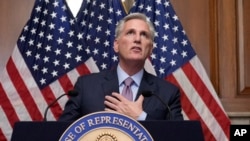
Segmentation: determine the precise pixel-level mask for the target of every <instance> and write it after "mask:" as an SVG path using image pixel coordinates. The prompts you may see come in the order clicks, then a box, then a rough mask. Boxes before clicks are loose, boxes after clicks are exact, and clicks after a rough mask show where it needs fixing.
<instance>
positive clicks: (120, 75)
mask: <svg viewBox="0 0 250 141" xmlns="http://www.w3.org/2000/svg"><path fill="white" fill-rule="evenodd" d="M143 72H144V71H143V69H141V70H140V71H139V72H137V73H136V74H134V75H132V76H129V75H128V74H127V73H126V72H125V71H124V70H123V69H122V68H121V66H120V65H119V64H118V66H117V75H118V81H119V86H120V85H121V84H122V83H123V81H124V80H125V79H126V78H128V77H131V78H132V79H133V80H134V82H135V84H136V85H137V86H139V85H140V83H141V79H142V76H143Z"/></svg>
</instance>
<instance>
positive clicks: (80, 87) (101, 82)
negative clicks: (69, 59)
mask: <svg viewBox="0 0 250 141" xmlns="http://www.w3.org/2000/svg"><path fill="white" fill-rule="evenodd" d="M75 90H77V91H78V92H79V94H78V96H76V97H72V98H70V99H69V100H68V102H67V103H66V105H65V109H64V111H63V114H62V115H61V116H60V118H59V121H75V120H77V119H78V118H80V117H82V116H84V115H86V114H89V113H92V112H98V111H103V110H104V108H105V105H104V100H105V99H104V97H105V95H111V93H112V92H118V93H119V86H118V76H117V72H116V70H112V71H105V72H100V73H92V74H90V75H84V76H81V77H79V78H78V80H77V82H76V84H75ZM146 90H147V91H151V92H153V93H154V94H156V95H159V96H160V97H161V98H162V99H163V100H164V102H165V103H166V104H168V105H169V107H170V109H171V119H173V120H183V116H182V114H181V103H180V91H179V89H178V88H177V87H176V86H174V85H173V84H171V83H169V82H167V81H165V80H163V79H160V78H158V77H155V76H153V75H151V74H149V73H147V72H146V71H144V74H143V78H142V81H141V84H140V87H139V89H138V94H137V96H136V99H137V98H138V97H139V95H140V94H141V92H142V91H146ZM143 110H144V111H145V112H146V113H147V118H146V120H164V119H166V117H167V115H168V114H169V110H168V109H167V108H166V106H164V104H162V103H161V102H160V101H159V99H157V98H156V97H155V96H151V97H145V98H144V102H143Z"/></svg>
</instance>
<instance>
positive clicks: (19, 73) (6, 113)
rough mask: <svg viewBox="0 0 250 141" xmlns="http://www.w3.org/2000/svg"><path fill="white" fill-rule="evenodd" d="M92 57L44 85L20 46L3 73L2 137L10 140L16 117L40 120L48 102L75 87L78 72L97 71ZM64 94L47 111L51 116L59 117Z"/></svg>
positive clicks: (0, 112) (64, 101) (1, 99)
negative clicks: (36, 79)
mask: <svg viewBox="0 0 250 141" xmlns="http://www.w3.org/2000/svg"><path fill="white" fill-rule="evenodd" d="M98 71H99V70H98V68H97V66H96V65H95V63H94V61H93V59H92V58H89V59H88V60H87V61H86V62H85V63H84V64H82V65H80V66H78V67H77V68H75V69H73V70H72V71H70V72H68V73H67V74H66V75H64V76H62V77H60V78H59V79H58V80H56V81H55V82H53V83H51V84H50V85H49V86H48V87H45V88H44V89H41V90H40V89H39V87H38V86H37V85H36V83H35V81H34V79H33V77H32V75H31V73H30V72H29V69H28V68H27V66H26V64H25V62H24V60H23V59H22V56H21V54H20V52H19V50H18V48H17V47H15V49H14V51H13V54H12V56H11V57H10V58H9V60H8V62H7V65H6V68H5V69H4V70H3V72H2V74H1V77H0V82H1V83H0V94H1V98H0V121H1V122H0V127H1V128H0V129H1V130H0V140H9V139H10V138H11V134H12V130H13V129H12V128H13V126H14V123H15V122H17V121H41V120H43V113H44V111H45V108H46V107H47V105H48V103H51V101H53V100H54V99H55V98H56V97H59V96H60V95H61V94H63V93H65V92H67V91H68V90H70V89H72V88H73V85H74V83H75V82H76V79H77V78H78V76H79V75H84V74H89V73H93V72H98ZM67 99H68V98H67V97H63V98H62V99H60V100H59V101H58V103H56V105H55V106H53V107H52V108H50V110H49V111H48V120H56V119H57V118H58V117H59V115H60V114H61V112H62V109H63V107H64V105H65V103H66V101H67Z"/></svg>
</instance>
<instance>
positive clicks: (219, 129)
mask: <svg viewBox="0 0 250 141" xmlns="http://www.w3.org/2000/svg"><path fill="white" fill-rule="evenodd" d="M130 12H131V13H132V12H141V13H144V14H146V15H147V17H148V19H149V20H150V21H151V22H152V23H154V26H155V29H156V31H157V33H156V38H155V41H154V49H153V54H152V55H151V63H152V66H153V67H154V73H155V74H156V75H157V76H159V77H161V78H163V79H166V80H169V81H170V82H172V83H174V84H176V85H177V86H179V87H180V88H181V104H182V107H183V108H182V109H183V115H184V118H185V119H186V120H199V121H200V122H201V124H202V128H203V133H204V138H205V140H206V141H213V140H214V141H217V140H218V141H226V140H229V127H230V120H229V118H228V116H227V114H226V113H225V111H224V109H223V106H222V105H221V102H220V100H219V98H218V95H217V94H216V92H215V90H214V88H213V86H212V84H211V82H210V79H209V78H208V76H207V74H206V71H205V69H204V67H203V66H202V64H201V62H200V60H199V58H198V57H197V55H196V53H195V51H194V50H193V48H192V44H191V43H190V41H189V40H188V38H187V35H186V34H185V31H184V30H183V27H182V25H181V23H180V21H179V19H178V16H177V15H176V13H175V11H174V9H173V7H172V5H171V3H170V2H169V0H136V2H135V4H134V5H133V7H132V9H131V11H130Z"/></svg>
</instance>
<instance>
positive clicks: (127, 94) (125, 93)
mask: <svg viewBox="0 0 250 141" xmlns="http://www.w3.org/2000/svg"><path fill="white" fill-rule="evenodd" d="M133 82H134V81H133V79H132V78H131V77H128V78H127V79H125V80H124V81H123V83H124V87H123V90H122V95H123V96H124V97H126V98H127V99H128V100H130V101H133V92H132V90H131V85H132V83H133Z"/></svg>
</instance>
